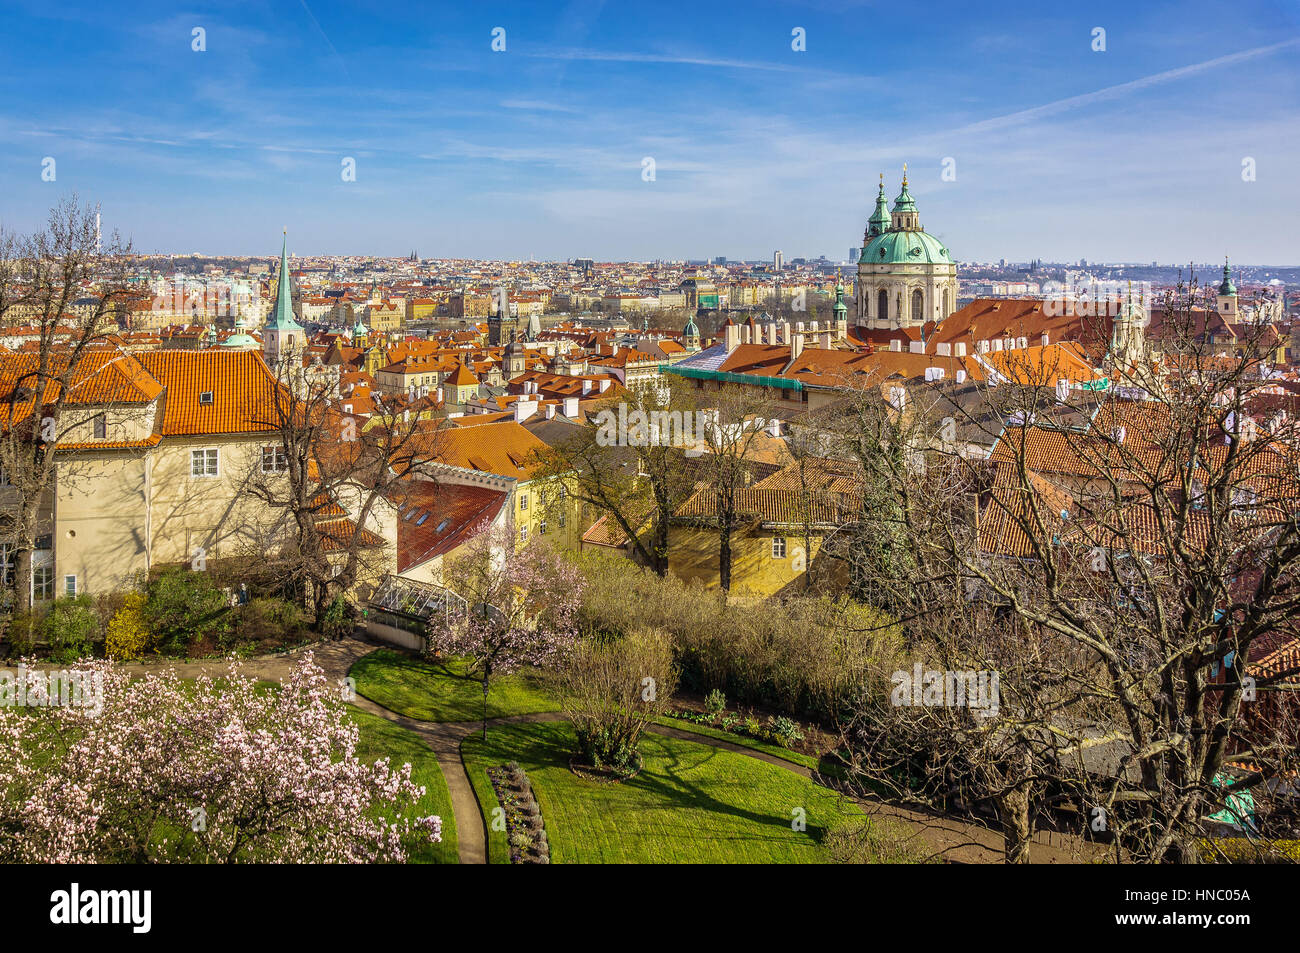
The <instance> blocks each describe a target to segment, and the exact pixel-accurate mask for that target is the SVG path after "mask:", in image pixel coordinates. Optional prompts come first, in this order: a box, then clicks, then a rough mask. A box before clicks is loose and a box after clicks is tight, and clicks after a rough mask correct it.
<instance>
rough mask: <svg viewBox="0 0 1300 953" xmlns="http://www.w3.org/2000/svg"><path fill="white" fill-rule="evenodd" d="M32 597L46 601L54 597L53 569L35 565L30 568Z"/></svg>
mask: <svg viewBox="0 0 1300 953" xmlns="http://www.w3.org/2000/svg"><path fill="white" fill-rule="evenodd" d="M32 598H33V599H38V600H41V601H48V600H50V599H53V598H54V570H53V569H51V568H50V567H49V566H37V567H36V568H35V569H33V570H32Z"/></svg>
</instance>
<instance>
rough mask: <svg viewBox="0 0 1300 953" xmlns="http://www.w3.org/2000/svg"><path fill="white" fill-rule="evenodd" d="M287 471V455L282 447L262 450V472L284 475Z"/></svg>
mask: <svg viewBox="0 0 1300 953" xmlns="http://www.w3.org/2000/svg"><path fill="white" fill-rule="evenodd" d="M288 470H289V454H288V453H286V452H285V449H284V447H263V448H262V472H263V473H286V472H288Z"/></svg>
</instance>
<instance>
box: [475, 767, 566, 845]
mask: <svg viewBox="0 0 1300 953" xmlns="http://www.w3.org/2000/svg"><path fill="white" fill-rule="evenodd" d="M487 776H488V780H489V781H491V782H492V790H493V791H495V792H496V796H497V800H498V801H499V802H500V804H501V810H502V814H503V815H504V818H503V820H504V823H505V828H506V831H505V833H506V842H507V843H508V844H509V845H510V862H511V863H512V864H549V863H550V862H551V845H550V844H549V843H548V841H547V836H546V823H545V822H544V821H543V820H542V809H541V807H540V806H539V805H538V803H537V798H536V797H534V796H533V785H532V782H531V781H529V780H528V775H527V773H526V772H525V771H524V769H523V767H522V766H521V765H520V764H519V762H518V761H511V762H510V763H509V764H503V765H500V766H498V767H495V768H488V769H487ZM495 820H496V819H495V818H493V819H492V821H491V822H490V823H494V822H495Z"/></svg>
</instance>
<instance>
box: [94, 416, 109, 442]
mask: <svg viewBox="0 0 1300 953" xmlns="http://www.w3.org/2000/svg"><path fill="white" fill-rule="evenodd" d="M107 436H108V418H106V417H105V416H104V415H103V414H96V415H95V439H96V440H103V439H104V438H105V437H107Z"/></svg>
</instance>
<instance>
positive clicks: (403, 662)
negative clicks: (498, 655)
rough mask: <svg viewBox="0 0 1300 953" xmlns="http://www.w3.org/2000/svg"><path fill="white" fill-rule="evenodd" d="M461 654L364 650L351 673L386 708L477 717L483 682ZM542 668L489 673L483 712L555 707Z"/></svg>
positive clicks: (417, 714) (440, 717) (427, 716)
mask: <svg viewBox="0 0 1300 953" xmlns="http://www.w3.org/2000/svg"><path fill="white" fill-rule="evenodd" d="M465 669H466V663H465V661H464V660H463V659H447V660H442V661H434V660H432V659H423V658H415V657H414V656H411V655H406V654H403V653H401V652H397V651H394V650H393V649H376V650H375V651H373V652H371V653H370V654H369V655H365V656H362V657H361V658H359V659H357V661H356V662H355V663H354V664H353V666H352V671H351V672H350V673H349V674H350V675H351V676H352V677H353V678H355V679H356V683H357V692H359V693H360V694H362V695H364V696H366V698H369V699H370V700H371V701H373V702H378V703H379V704H381V705H383V706H384V707H385V708H387V709H389V710H390V711H395V712H397V713H398V714H399V715H405V716H406V717H408V718H416V719H419V720H420V721H477V720H479V719H480V718H482V717H483V683H482V682H481V681H479V680H478V679H475V678H470V677H469V676H468V675H466V673H465ZM559 707H560V703H559V702H558V701H557V700H556V699H555V698H553V697H552V696H551V695H550V694H548V693H547V691H546V689H545V686H544V684H543V679H542V676H541V674H540V673H538V672H536V671H523V672H518V673H515V674H512V675H502V676H497V677H494V678H493V679H492V684H491V689H490V691H489V692H488V705H487V716H488V717H489V718H501V717H503V716H506V715H523V714H531V713H532V712H538V711H558V710H559Z"/></svg>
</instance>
